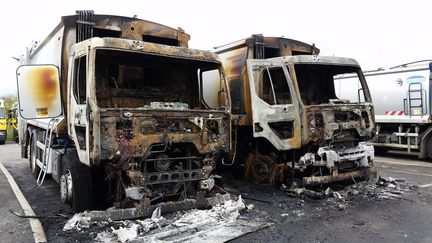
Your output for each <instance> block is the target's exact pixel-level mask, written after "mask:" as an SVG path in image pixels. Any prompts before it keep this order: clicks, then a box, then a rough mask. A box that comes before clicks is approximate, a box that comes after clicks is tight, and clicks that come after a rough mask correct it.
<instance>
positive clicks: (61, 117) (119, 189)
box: [17, 11, 230, 218]
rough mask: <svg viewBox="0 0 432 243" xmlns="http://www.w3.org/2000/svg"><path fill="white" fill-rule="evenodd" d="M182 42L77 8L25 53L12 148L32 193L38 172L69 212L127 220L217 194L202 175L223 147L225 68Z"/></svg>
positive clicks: (177, 32) (142, 24) (226, 140)
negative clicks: (25, 166)
mask: <svg viewBox="0 0 432 243" xmlns="http://www.w3.org/2000/svg"><path fill="white" fill-rule="evenodd" d="M189 38H190V37H189V35H188V34H186V33H185V32H184V31H183V30H182V29H180V28H178V29H173V28H170V27H167V26H163V25H160V24H157V23H153V22H149V21H145V20H141V19H137V18H129V17H122V16H111V15H96V14H94V13H93V12H92V11H77V13H76V15H71V16H64V17H62V19H61V22H60V24H59V25H58V26H57V27H56V28H55V29H54V30H53V31H52V32H51V34H50V35H49V36H48V37H47V38H46V39H45V40H44V41H43V42H41V43H39V44H38V45H34V46H32V47H31V48H29V49H28V50H27V53H26V55H25V56H24V57H23V58H22V60H21V64H22V65H21V66H20V67H19V68H18V69H17V81H18V90H19V105H20V116H21V122H20V143H21V147H22V157H26V158H29V161H30V168H31V170H32V172H33V173H34V175H35V177H36V178H37V183H38V185H40V184H42V182H43V180H44V178H45V175H47V174H49V175H51V176H52V178H53V179H54V180H55V181H57V182H58V183H60V191H61V200H62V201H63V202H65V203H68V204H70V205H71V206H72V207H73V208H74V209H75V210H76V211H82V210H86V209H91V208H92V207H93V206H94V205H95V204H97V205H106V206H107V207H109V206H112V205H114V206H116V207H121V208H134V209H136V210H134V211H133V213H131V214H130V215H126V216H125V215H123V216H124V217H126V218H133V217H139V216H142V215H145V214H146V213H147V214H148V211H149V208H151V207H150V206H152V205H155V204H158V203H161V202H167V201H169V202H173V201H179V202H180V201H184V200H187V202H188V203H187V205H186V206H185V204H183V206H182V207H183V208H185V207H189V206H196V205H197V204H200V205H206V203H209V202H211V200H209V199H210V198H215V197H218V198H219V199H221V198H223V197H224V196H220V195H216V194H215V192H214V190H213V188H214V185H215V180H214V178H213V175H212V170H213V169H214V167H215V160H216V157H217V156H219V154H220V153H226V152H227V151H228V150H229V149H230V137H229V134H230V132H229V129H230V112H229V108H230V102H229V97H228V96H227V95H225V94H224V92H225V90H226V89H225V87H226V85H225V78H224V72H223V69H222V65H221V62H220V61H219V59H218V57H217V56H216V55H215V54H214V53H212V52H209V51H200V50H194V49H190V48H188V40H189ZM206 89H217V95H216V96H211V95H203V93H204V92H205V90H206ZM183 199H184V200H183ZM130 212H132V211H130Z"/></svg>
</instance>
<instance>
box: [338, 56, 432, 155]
mask: <svg viewBox="0 0 432 243" xmlns="http://www.w3.org/2000/svg"><path fill="white" fill-rule="evenodd" d="M431 69H432V62H431V60H424V61H418V62H413V63H407V64H403V65H399V66H396V67H392V68H388V69H382V68H380V69H378V70H374V71H366V72H365V73H364V75H365V78H366V81H367V83H368V87H369V89H370V92H371V95H372V101H373V104H374V108H375V121H376V123H377V134H376V136H375V138H374V146H375V147H377V148H383V149H389V148H396V149H407V150H408V151H409V152H410V151H411V150H412V149H413V150H420V155H419V157H420V158H426V157H429V158H432V157H431V156H432V152H431V151H430V150H431V149H432V147H431V146H428V143H429V142H428V141H429V136H430V130H431V129H430V127H431V124H432V120H431V116H430V115H431V110H430V109H431V92H430V91H431V84H432V83H431V82H430V74H431ZM347 79H348V80H353V77H351V76H344V77H340V80H347ZM340 83H342V82H340V81H339V80H337V81H336V84H335V85H340ZM345 83H346V82H345ZM347 90H348V86H340V88H339V90H338V92H339V93H340V94H342V93H344V92H347ZM357 99H358V97H354V96H351V97H350V100H357ZM429 147H431V148H429Z"/></svg>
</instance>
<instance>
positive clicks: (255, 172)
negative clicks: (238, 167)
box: [245, 153, 275, 184]
mask: <svg viewBox="0 0 432 243" xmlns="http://www.w3.org/2000/svg"><path fill="white" fill-rule="evenodd" d="M274 168H275V164H274V162H273V160H272V159H271V157H270V156H268V155H262V154H257V155H255V154H254V153H249V155H248V157H247V158H246V160H245V177H246V180H247V181H248V182H253V183H256V184H272V175H273V169H274Z"/></svg>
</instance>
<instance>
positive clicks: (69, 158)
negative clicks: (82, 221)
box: [60, 148, 93, 212]
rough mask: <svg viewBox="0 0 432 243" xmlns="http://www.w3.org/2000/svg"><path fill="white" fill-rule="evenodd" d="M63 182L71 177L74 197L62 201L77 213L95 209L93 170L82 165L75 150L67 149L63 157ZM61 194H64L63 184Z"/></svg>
mask: <svg viewBox="0 0 432 243" xmlns="http://www.w3.org/2000/svg"><path fill="white" fill-rule="evenodd" d="M62 164H63V169H62V175H61V179H60V180H61V182H60V183H64V182H62V180H65V179H67V178H68V177H69V176H70V177H71V180H72V182H71V183H72V195H71V197H70V198H69V199H65V198H63V196H62V201H63V202H64V203H67V204H69V205H70V206H71V208H72V209H73V210H75V211H76V212H82V211H85V210H89V209H92V208H93V185H92V177H91V176H92V175H91V169H90V168H89V167H88V166H86V165H84V164H82V163H81V162H80V161H79V159H78V155H77V153H76V150H75V149H72V148H69V149H66V153H65V155H64V156H63V157H62ZM60 187H61V188H60V190H61V192H60V193H61V194H62V193H63V191H62V190H64V187H63V189H62V184H61V185H60Z"/></svg>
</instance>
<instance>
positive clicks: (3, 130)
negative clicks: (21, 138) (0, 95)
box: [0, 99, 8, 144]
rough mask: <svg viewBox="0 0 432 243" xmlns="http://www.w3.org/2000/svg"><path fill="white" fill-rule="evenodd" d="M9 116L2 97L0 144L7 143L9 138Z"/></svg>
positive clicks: (0, 105)
mask: <svg viewBox="0 0 432 243" xmlns="http://www.w3.org/2000/svg"><path fill="white" fill-rule="evenodd" d="M7 120H8V116H7V111H6V107H5V101H4V100H3V99H0V144H5V142H6V139H7V125H8V121H7Z"/></svg>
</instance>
